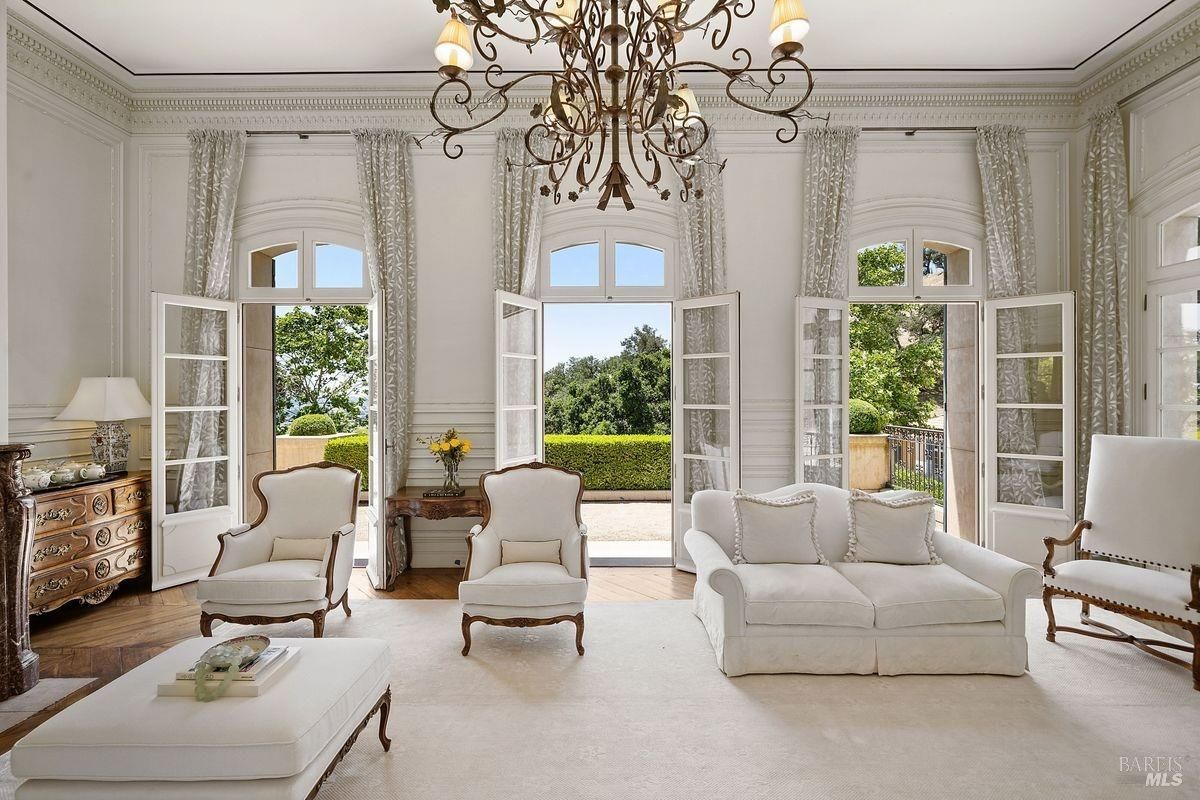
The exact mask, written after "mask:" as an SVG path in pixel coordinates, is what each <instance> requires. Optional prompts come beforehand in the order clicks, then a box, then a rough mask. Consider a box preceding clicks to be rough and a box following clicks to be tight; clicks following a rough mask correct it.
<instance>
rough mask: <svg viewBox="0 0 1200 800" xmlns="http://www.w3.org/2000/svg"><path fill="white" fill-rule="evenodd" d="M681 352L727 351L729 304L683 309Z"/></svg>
mask: <svg viewBox="0 0 1200 800" xmlns="http://www.w3.org/2000/svg"><path fill="white" fill-rule="evenodd" d="M682 344H683V352H684V353H685V354H691V353H728V352H729V346H730V345H729V306H707V307H705V308H685V309H684V310H683V342H682Z"/></svg>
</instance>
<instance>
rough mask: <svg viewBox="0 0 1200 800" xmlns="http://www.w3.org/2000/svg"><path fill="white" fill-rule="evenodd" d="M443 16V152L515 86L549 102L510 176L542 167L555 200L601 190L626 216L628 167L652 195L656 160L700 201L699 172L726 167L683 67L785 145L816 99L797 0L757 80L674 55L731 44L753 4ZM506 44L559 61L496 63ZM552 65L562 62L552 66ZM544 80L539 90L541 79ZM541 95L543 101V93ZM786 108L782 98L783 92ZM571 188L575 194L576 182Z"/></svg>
mask: <svg viewBox="0 0 1200 800" xmlns="http://www.w3.org/2000/svg"><path fill="white" fill-rule="evenodd" d="M433 3H434V7H435V8H436V9H437V11H438V12H439V13H444V12H446V11H449V12H450V18H449V19H448V20H447V21H446V24H445V26H444V28H443V29H442V33H441V36H439V37H438V41H437V44H436V46H435V48H434V54H435V56H436V57H437V59H438V62H439V63H440V64H441V68H440V69H439V70H438V74H439V75H440V76H441V77H442V82H441V83H440V84H439V85H438V87H437V89H436V90H435V91H434V93H433V98H432V100H431V101H430V110H431V112H432V114H433V118H434V120H435V121H436V122H437V124H438V125H439V126H440V127H439V128H438V129H437V130H436V131H434V132H433V135H439V136H441V137H443V141H442V150H443V152H444V153H445V154H446V155H447V156H449V157H450V158H458V157H459V156H461V155H462V153H463V147H462V145H461V144H459V143H458V142H456V141H455V137H457V136H459V135H461V134H463V133H467V132H468V131H474V130H477V129H479V128H482V127H484V126H486V125H488V124H490V123H492V122H494V121H495V120H497V119H499V118H500V117H502V116H503V115H504V114H505V113H506V112H507V111H508V109H509V107H510V102H511V101H510V95H512V96H513V97H515V96H516V90H517V89H518V87H520V88H521V90H522V91H526V92H529V93H534V87H539V88H538V89H537V94H536V96H538V97H544V98H545V99H544V100H542V101H541V102H537V103H535V104H534V107H533V110H532V112H531V115H532V117H533V120H534V121H533V123H532V124H531V125H530V126H529V128H528V129H527V130H526V132H525V149H526V151H527V154H528V160H527V161H526V162H525V163H523V164H520V165H517V164H513V163H511V162H510V163H509V168H510V169H512V168H515V167H518V166H520V167H522V168H539V167H541V168H544V169H545V176H546V177H545V181H546V182H545V183H544V184H543V185H542V186H541V189H540V190H541V193H542V194H543V195H546V196H551V195H553V198H554V202H555V203H559V202H560V201H561V200H562V197H563V191H562V188H563V184H564V183H566V184H567V190H568V191H567V192H566V196H567V199H568V200H570V201H572V202H574V201H576V200H578V199H579V197H580V195H581V194H582V193H584V192H587V191H589V190H594V191H597V192H599V195H600V199H599V203H598V207H599V208H600V209H601V210H604V209H606V208H608V204H609V201H610V200H611V199H613V198H614V197H616V198H619V199H620V200H621V202H622V203H623V205H624V207H625V208H626V209H627V210H632V209H633V200H632V198H631V197H630V187H631V185H632V178H631V172H632V173H633V174H636V176H637V177H638V178H639V179H640V180H641V181H642V182H643V183H644V184H645V185H646V186H648V187H649V188H650V189H652V190H653V191H655V192H656V193H657V194H658V196H659V197H660V198H662V199H663V200H666V199H667V198H669V197H670V194H671V190H670V189H669V188H665V187H664V183H665V182H666V179H667V175H666V174H665V170H664V167H663V164H664V162H665V164H667V165H669V167H670V169H671V170H672V171H673V172H674V173H675V175H676V176H677V177H678V186H679V197H680V199H681V200H682V201H684V202H686V201H687V200H688V198H689V197H691V196H693V195H694V196H696V197H699V196H701V195H702V194H703V189H701V188H700V187H699V186H694V185H693V181H694V179H695V178H696V175H697V170H698V169H699V168H700V167H701V165H704V164H708V165H710V166H712V167H714V168H716V169H718V170H720V169H723V168H724V166H725V162H723V161H722V162H719V163H715V162H709V161H708V160H707V159H706V158H705V156H704V155H703V152H702V151H703V148H704V144H705V143H706V142H707V141H708V138H709V135H710V132H709V125H708V122H707V121H706V120H705V119H704V115H703V114H702V113H701V109H700V106H699V104H698V102H697V100H696V95H695V93H694V92H693V91H692V89H691V88H689V87H688V84H687V82H686V80H685V75H686V74H687V73H688V72H710V73H714V74H717V75H720V76H723V78H724V80H725V81H726V83H725V87H724V90H725V95H726V97H728V98H729V100H730V101H732V102H733V103H734V104H735V105H737V106H739V107H741V108H744V109H747V110H749V111H752V112H755V113H758V114H764V115H767V116H771V117H775V118H778V120H779V122H780V126H779V128H778V129H777V130H776V132H775V136H776V138H777V139H778V140H779V141H780V142H782V143H787V142H791V141H794V140H795V139H796V137H797V135H799V131H800V126H799V122H800V120H802V119H826V118H824V117H816V116H815V115H813V114H812V113H811V112H809V111H808V110H807V109H805V108H803V106H804V104H805V103H806V102H807V101H808V99H809V97H810V96H811V95H812V91H813V75H812V70H810V69H809V67H808V65H807V64H806V63H804V61H803V60H802V59H801V55H802V54H803V52H804V47H803V45H802V44H801V40H802V39H803V38H804V36H805V35H806V34H807V33H808V29H809V20H808V16H807V14H806V12H805V10H804V4H803V2H802V0H774V6H773V13H772V18H771V25H770V31H769V36H768V41H769V43H770V45H771V47H772V48H773V49H772V52H771V57H772V59H773V60H772V61H771V63H770V65H769V66H767V68H766V70H765V71H760V74H759V75H758V76H756V75H755V74H754V70H752V69H751V55H750V51H749V50H747V49H746V48H744V47H737V48H735V49H733V51H732V53H731V54H730V56H731V61H732V64H728V65H723V64H718V63H715V62H714V61H709V60H705V59H688V60H683V59H681V58H680V56H679V53H678V51H677V49H676V48H677V45H678V44H679V43H680V41H682V40H683V38H684V37H685V36H688V35H692V36H695V37H701V38H702V39H703V40H704V42H705V43H706V44H708V45H709V46H710V47H711V49H712V50H713V51H720V50H721V49H722V48H723V47H724V46H725V44H726V42H727V41H728V39H729V33H730V30H731V28H732V27H733V25H734V20H735V19H737V20H744V19H745V18H747V17H749V16H750V15H751V14H752V13H753V12H754V0H433ZM501 38H502V39H505V40H508V41H510V42H513V43H516V44H518V45H521V46H523V47H525V48H526V49H527V50H528V51H529V52H531V53H532V52H533V50H534V48H535V47H553V48H556V49H557V53H558V56H559V60H561V64H562V65H561V67H557V68H554V69H534V70H521V71H519V72H518V71H512V70H506V69H505V68H504V67H503V66H501V65H500V64H499V63H497V56H498V53H497V48H496V40H497V39H501ZM476 54H478V56H479V57H480V58H481V59H482V60H483V61H485V62H487V67H486V69H485V70H484V72H483V83H484V85H485V87H486V88H482V89H476V88H472V85H471V84H470V83H469V82H468V81H467V75H468V73H469V71H470V70H471V68H472V67H473V66H474V62H475V56H476ZM556 63H557V61H556ZM546 83H548V84H549V85H548V86H546V87H545V88H544V89H542V88H540V87H541V86H542V85H544V84H546ZM543 92H544V94H543ZM785 94H786V95H787V100H784V101H781V100H780V99H779V98H780V97H781V96H784V95H785ZM572 185H573V186H574V188H572Z"/></svg>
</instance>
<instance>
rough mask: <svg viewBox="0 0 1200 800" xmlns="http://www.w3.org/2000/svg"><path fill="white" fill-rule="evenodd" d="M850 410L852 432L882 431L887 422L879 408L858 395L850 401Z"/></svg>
mask: <svg viewBox="0 0 1200 800" xmlns="http://www.w3.org/2000/svg"><path fill="white" fill-rule="evenodd" d="M849 412H850V432H851V433H881V432H882V431H883V426H884V425H885V424H887V422H886V420H884V418H883V414H881V413H880V412H879V409H877V408H876V407H875V406H873V405H871V404H870V403H868V402H867V401H866V400H859V399H858V398H857V397H856V398H853V399H852V400H851V401H850V408H849Z"/></svg>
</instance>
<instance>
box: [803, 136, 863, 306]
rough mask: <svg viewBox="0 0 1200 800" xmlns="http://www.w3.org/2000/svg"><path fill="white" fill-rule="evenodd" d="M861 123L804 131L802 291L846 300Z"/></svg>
mask: <svg viewBox="0 0 1200 800" xmlns="http://www.w3.org/2000/svg"><path fill="white" fill-rule="evenodd" d="M858 135H859V130H858V128H853V127H838V126H834V127H831V128H813V129H812V130H810V131H808V132H807V133H805V135H804V136H805V153H804V208H805V211H806V213H807V215H808V220H807V227H806V229H805V232H804V256H803V273H802V276H801V281H800V294H802V295H804V296H805V297H833V298H836V299H839V300H845V299H846V259H847V252H846V247H847V242H848V240H849V235H850V210H851V209H852V208H853V206H854V178H855V172H856V170H857V169H858Z"/></svg>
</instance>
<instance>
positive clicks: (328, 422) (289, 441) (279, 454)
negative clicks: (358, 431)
mask: <svg viewBox="0 0 1200 800" xmlns="http://www.w3.org/2000/svg"><path fill="white" fill-rule="evenodd" d="M346 435H348V434H339V433H338V432H337V425H335V424H334V423H333V420H332V419H330V417H329V415H328V414H302V415H300V416H298V417H296V418H295V419H294V420H292V424H291V425H288V428H287V435H285V436H276V437H275V469H288V468H290V467H298V466H301V465H302V464H312V463H314V462H317V461H321V460H322V459H324V458H325V445H326V444H327V443H328V442H329V440H330V439H334V438H336V437H338V436H346Z"/></svg>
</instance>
